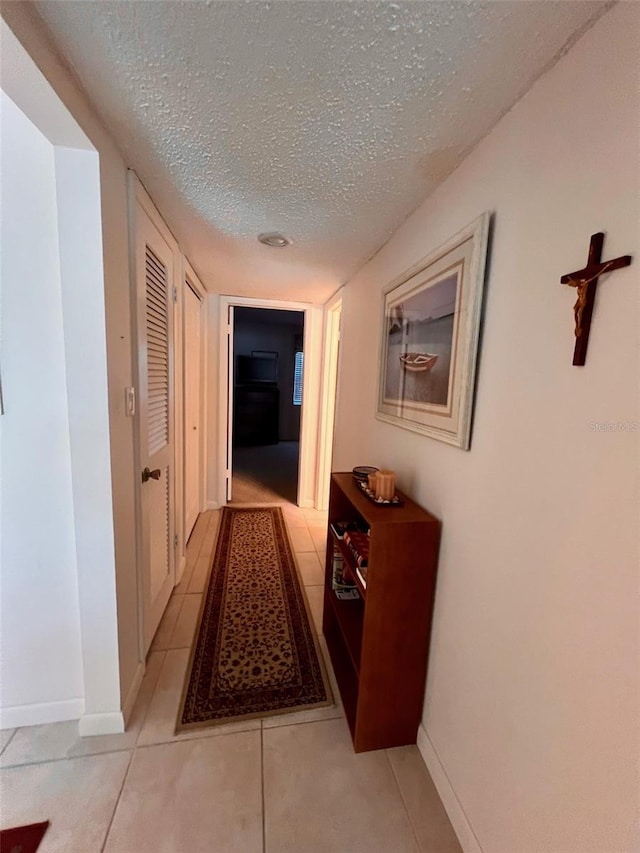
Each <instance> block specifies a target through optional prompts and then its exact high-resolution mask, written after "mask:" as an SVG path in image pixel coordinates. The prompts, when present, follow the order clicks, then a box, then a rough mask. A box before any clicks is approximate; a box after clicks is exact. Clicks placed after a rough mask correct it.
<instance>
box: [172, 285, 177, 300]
mask: <svg viewBox="0 0 640 853" xmlns="http://www.w3.org/2000/svg"><path fill="white" fill-rule="evenodd" d="M171 298H172V299H173V301H174V302H177V301H178V288H177V287H176V286H175V285H174V286H173V289H172V290H171Z"/></svg>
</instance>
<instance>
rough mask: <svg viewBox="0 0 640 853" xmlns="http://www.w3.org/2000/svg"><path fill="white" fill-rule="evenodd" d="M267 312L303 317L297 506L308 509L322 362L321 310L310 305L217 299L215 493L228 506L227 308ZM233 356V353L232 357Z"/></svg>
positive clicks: (312, 493) (311, 498)
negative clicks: (218, 333)
mask: <svg viewBox="0 0 640 853" xmlns="http://www.w3.org/2000/svg"><path fill="white" fill-rule="evenodd" d="M236 307H244V308H268V309H276V310H282V311H301V312H302V313H303V314H304V332H303V347H304V353H305V359H304V379H303V392H302V411H301V413H300V457H299V459H300V463H299V466H298V506H301V507H307V508H311V507H313V506H315V502H316V481H317V457H318V414H319V408H320V380H321V358H322V314H323V309H322V307H320V306H318V305H312V304H311V303H309V302H288V301H284V300H276V299H257V298H252V297H244V296H221V297H220V327H219V328H220V336H219V351H218V352H219V373H218V376H219V381H218V459H219V460H220V464H219V466H218V477H217V479H218V482H217V487H216V493H217V496H218V502H219V505H220V506H224V505H225V504H226V502H227V489H226V484H227V476H228V472H229V471H230V470H231V459H229V460H228V462H229V466H228V467H227V464H226V461H227V452H228V446H227V436H228V433H227V430H228V429H229V430H231V428H232V415H233V413H232V411H231V407H230V405H229V402H230V395H229V394H228V392H227V378H228V377H229V376H230V375H231V374H230V369H231V367H232V365H231V364H230V359H229V335H230V334H232V333H233V329H231V328H230V327H229V322H228V317H229V308H236ZM231 354H232V355H233V353H231Z"/></svg>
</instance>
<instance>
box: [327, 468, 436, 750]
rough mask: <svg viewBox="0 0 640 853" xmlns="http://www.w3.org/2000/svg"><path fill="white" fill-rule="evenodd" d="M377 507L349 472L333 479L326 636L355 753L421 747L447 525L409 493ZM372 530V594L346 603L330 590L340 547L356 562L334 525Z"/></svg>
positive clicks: (346, 557)
mask: <svg viewBox="0 0 640 853" xmlns="http://www.w3.org/2000/svg"><path fill="white" fill-rule="evenodd" d="M400 497H401V498H402V499H403V500H404V504H403V505H402V506H384V507H380V506H376V505H375V504H374V503H372V502H371V501H370V500H368V499H367V497H366V496H365V495H364V494H363V493H362V491H361V490H360V489H359V487H358V486H357V484H356V483H355V482H354V480H353V477H352V475H351V474H350V473H338V474H332V476H331V491H330V498H329V527H328V535H327V553H326V562H325V588H324V613H323V631H324V635H325V639H326V641H327V646H328V648H329V653H330V655H331V661H332V663H333V668H334V671H335V674H336V680H337V682H338V686H339V688H340V695H341V697H342V702H343V705H344V709H345V714H346V717H347V721H348V723H349V727H350V729H351V735H352V737H353V744H354V748H355V751H356V752H366V751H367V750H371V749H385V748H388V747H393V746H403V745H405V744H410V743H415V742H416V735H417V731H418V724H419V722H420V715H421V713H422V703H423V699H424V686H425V679H426V672H427V660H428V655H429V635H430V630H431V617H432V612H433V599H434V595H435V586H436V569H437V561H438V549H439V546H440V522H439V521H438V519H436V518H434V516H432V515H431V514H430V513H428V512H426V511H425V510H424V509H422V508H421V507H419V506H418V505H417V504H416V503H414V502H413V501H412V500H410V499H409V498H407V497H406V496H405V495H400ZM345 521H347V522H348V521H358V522H361V523H362V524H363V525H364V526H366V527H368V528H369V530H370V543H369V561H368V576H367V586H366V589H365V588H363V586H362V584H361V583H360V581H359V579H358V578H356V581H357V584H358V589H359V591H360V595H361V598H360V599H358V600H353V601H352V600H347V601H345V600H340V599H338V598H337V596H336V595H335V592H334V591H333V589H332V587H331V581H332V569H333V553H334V548H337V550H338V551H339V552H340V553H341V554H342V556H343V558H344V560H345V565H346V567H347V571H348V573H350V574H352V575H353V576H354V577H355V560H354V559H353V557H352V555H351V553H350V551H349V549H348V548H347V547H346V546H345V545H344V543H343V542H342V541H341V540H340V539H338V538H337V537H336V536H335V535H334V533H333V531H332V529H331V523H332V522H334V523H335V522H345Z"/></svg>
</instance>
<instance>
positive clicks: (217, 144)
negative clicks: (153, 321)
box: [35, 0, 607, 302]
mask: <svg viewBox="0 0 640 853" xmlns="http://www.w3.org/2000/svg"><path fill="white" fill-rule="evenodd" d="M35 5H36V8H37V10H38V12H39V14H40V15H41V17H42V18H43V20H44V21H45V24H46V25H47V27H48V28H49V31H50V33H51V35H52V38H53V40H54V42H55V43H56V45H57V47H58V49H59V50H60V52H61V54H63V56H64V57H65V58H66V61H67V62H68V63H69V65H70V66H71V67H72V68H73V70H74V71H75V73H76V75H77V77H78V78H79V80H80V82H81V84H82V86H83V87H84V89H85V90H86V92H87V93H88V95H89V97H90V98H91V100H92V101H93V103H94V104H95V106H96V108H97V110H98V112H99V113H100V114H101V116H102V118H103V120H104V122H105V124H106V125H107V127H108V128H109V129H110V131H111V132H112V134H113V136H114V137H115V139H116V141H117V143H118V145H119V146H120V149H121V150H122V151H123V153H124V155H125V158H126V160H127V162H128V164H129V165H130V166H131V167H132V168H134V169H135V170H136V172H137V173H138V175H139V177H140V178H141V180H142V181H143V183H144V184H145V186H146V187H147V189H148V191H149V192H150V193H151V195H152V197H153V198H154V199H155V201H156V203H157V204H158V206H159V207H160V208H161V210H162V211H163V214H164V216H165V218H166V220H167V222H168V224H169V226H170V227H171V228H172V230H173V231H174V233H175V235H176V237H177V238H178V239H179V241H180V243H181V245H182V247H183V249H184V251H185V252H186V254H187V255H188V257H189V259H190V261H191V262H192V264H193V266H194V267H195V269H196V271H197V272H198V273H199V275H200V276H201V278H202V279H203V283H204V284H205V286H206V287H207V288H208V289H209V290H210V291H211V292H220V293H229V294H234V295H249V296H261V297H266V298H274V299H276V298H277V299H299V300H302V301H314V302H321V301H324V300H325V299H327V298H328V297H329V296H330V295H331V294H332V293H333V292H334V291H335V290H336V289H337V287H338V286H339V285H340V284H342V283H344V282H345V281H347V280H348V279H349V278H350V277H351V276H352V275H353V274H354V272H355V271H356V270H357V269H359V268H360V267H361V266H362V264H363V263H364V262H365V261H366V260H367V259H368V258H369V257H370V256H371V255H372V254H373V253H374V252H375V251H376V250H377V249H378V248H379V247H380V246H381V245H382V244H383V243H384V242H385V241H386V240H387V239H388V238H389V236H390V235H391V234H392V233H393V231H394V230H395V229H396V228H397V227H398V226H399V225H400V224H401V223H402V222H403V220H404V219H405V218H406V217H407V216H408V215H409V214H410V213H411V212H412V211H413V210H414V209H415V208H416V207H417V205H418V204H419V203H420V202H421V201H422V200H423V199H424V198H425V197H426V195H427V194H428V193H429V192H431V191H432V190H433V189H434V188H435V187H436V186H437V185H438V183H439V182H441V181H442V180H443V179H444V178H445V177H446V176H447V175H448V174H449V173H450V172H451V171H452V170H453V168H455V166H456V165H457V164H458V163H459V162H460V160H461V159H462V157H463V156H464V155H465V154H466V153H468V151H469V150H470V149H471V148H472V147H473V146H474V145H475V144H476V143H477V142H478V141H479V140H480V139H481V138H482V137H483V136H484V135H485V134H486V133H487V132H488V130H490V128H491V127H492V126H493V125H494V124H495V123H496V121H497V120H498V119H499V118H500V116H501V115H502V114H504V112H505V111H506V110H508V109H509V108H510V107H511V106H512V105H513V104H514V102H515V101H516V100H517V99H518V98H519V97H520V96H521V95H522V94H523V93H524V92H525V91H526V90H527V89H528V88H529V87H530V85H531V84H532V83H533V81H534V80H535V79H536V78H537V77H538V76H539V75H540V74H541V73H542V72H543V71H544V70H545V69H546V68H548V67H549V66H550V65H551V64H552V63H553V61H555V59H557V58H558V57H559V55H561V53H562V52H563V51H564V50H565V49H566V47H567V45H568V44H570V43H571V42H572V40H573V39H574V38H575V37H576V34H578V33H580V32H582V31H583V30H584V29H585V28H586V27H587V26H588V25H589V24H590V23H591V22H592V21H593V20H594V19H595V18H596V17H598V16H599V15H600V14H601V13H602V11H603V9H604V8H606V6H607V4H604V3H600V2H591V1H590V0H587V2H582V0H575V2H554V1H553V0H545V2H538V0H536V1H535V2H529V0H517V2H461V0H457V2H447V0H441V1H440V2H431V0H421V2H409V3H395V2H375V0H364V2H359V1H358V0H355V2H342V1H341V0H337V1H334V2H328V0H320V2H316V0H306V2H300V0H275V2H242V0H232V2H222V1H221V0H216V2H211V0H206V2H199V1H198V0H192V1H191V2H176V0H172V2H157V0H155V2H126V0H124V1H123V2H110V0H100V2H93V0H89V2H68V1H67V0H41V2H37V3H36V4H35ZM461 224H464V223H461ZM261 231H282V232H284V233H285V234H287V235H288V236H289V237H291V238H292V240H293V246H291V247H289V248H287V249H273V248H269V247H266V246H262V245H260V244H259V243H258V242H257V240H256V235H257V234H258V232H261Z"/></svg>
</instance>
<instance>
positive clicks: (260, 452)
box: [231, 306, 304, 504]
mask: <svg viewBox="0 0 640 853" xmlns="http://www.w3.org/2000/svg"><path fill="white" fill-rule="evenodd" d="M303 341H304V312H303V311H291V310H283V309H269V308H256V307H246V306H238V307H236V308H235V311H234V319H233V351H232V364H233V419H232V449H231V454H232V464H231V471H232V479H231V500H232V502H233V503H254V504H255V503H271V504H272V503H280V502H288V503H293V504H296V503H297V502H298V479H299V478H298V474H299V465H300V414H301V409H302V392H303V375H304V345H303Z"/></svg>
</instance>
